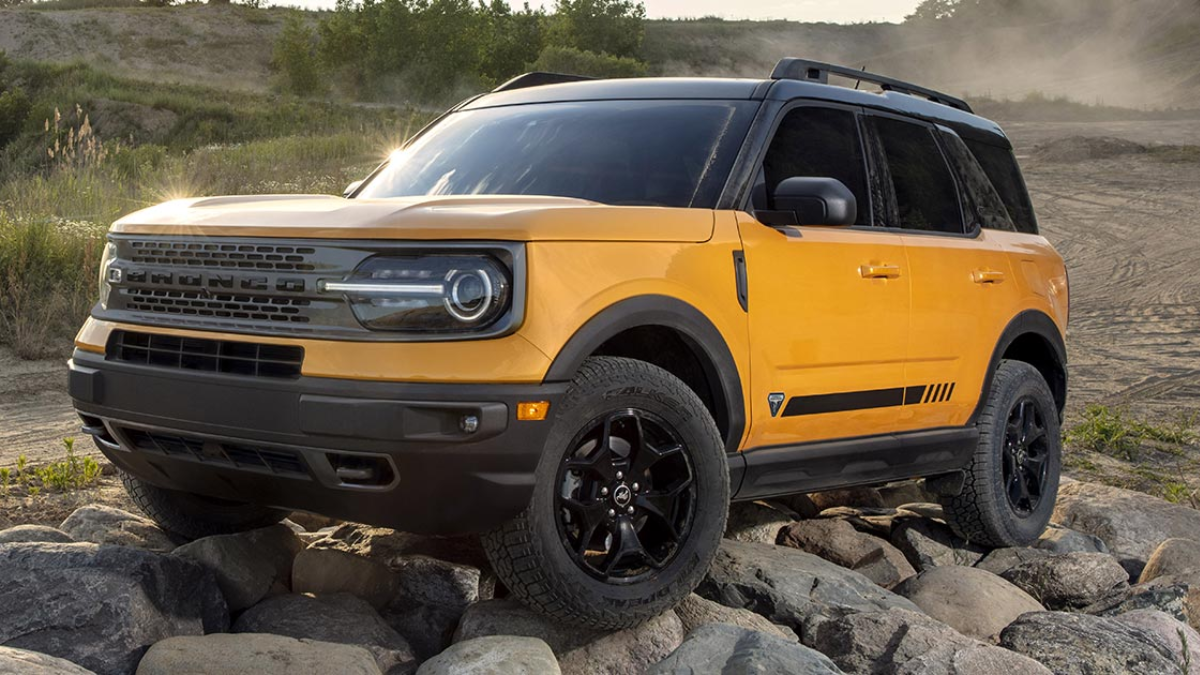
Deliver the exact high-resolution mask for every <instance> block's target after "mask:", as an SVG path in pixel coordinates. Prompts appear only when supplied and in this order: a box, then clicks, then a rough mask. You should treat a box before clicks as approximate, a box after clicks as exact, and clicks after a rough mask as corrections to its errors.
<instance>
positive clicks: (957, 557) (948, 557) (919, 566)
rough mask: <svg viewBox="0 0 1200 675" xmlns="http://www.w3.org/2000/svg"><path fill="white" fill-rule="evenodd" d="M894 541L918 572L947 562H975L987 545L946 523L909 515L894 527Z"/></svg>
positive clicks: (950, 563) (949, 563)
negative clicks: (982, 544)
mask: <svg viewBox="0 0 1200 675" xmlns="http://www.w3.org/2000/svg"><path fill="white" fill-rule="evenodd" d="M892 544H894V545H895V546H896V548H898V549H900V551H901V552H903V553H904V557H906V558H908V562H910V563H911V564H912V566H913V567H914V568H915V569H916V570H917V571H918V572H924V571H925V570H927V569H931V568H934V567H941V566H944V565H965V566H968V567H969V566H971V565H974V564H975V563H977V562H979V561H980V560H981V559H983V556H984V555H985V554H987V552H988V551H987V549H985V548H983V547H981V546H977V545H976V544H972V543H971V542H969V541H967V540H966V539H963V538H962V537H959V536H958V535H956V534H954V532H952V531H951V530H950V527H949V526H947V525H944V524H942V523H939V522H936V521H933V520H925V519H923V518H908V519H905V520H904V521H903V522H900V523H898V524H897V525H896V526H895V528H894V529H893V530H892Z"/></svg>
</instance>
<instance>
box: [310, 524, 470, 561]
mask: <svg viewBox="0 0 1200 675" xmlns="http://www.w3.org/2000/svg"><path fill="white" fill-rule="evenodd" d="M309 548H314V549H335V550H338V551H346V552H348V553H353V554H355V555H358V556H362V557H364V558H370V559H372V560H376V561H378V562H381V563H384V564H388V563H389V562H390V561H391V560H393V559H395V558H397V557H399V556H412V555H424V556H429V557H431V558H437V559H439V560H447V561H450V562H456V563H462V564H464V565H472V566H474V567H478V568H480V569H490V567H489V566H488V560H487V555H486V554H485V553H484V552H483V546H482V545H481V544H480V543H479V537H475V536H472V537H431V536H426V535H420V534H411V533H408V532H397V531H395V530H389V529H387V528H385V527H371V526H369V525H356V524H353V523H345V524H342V525H339V526H338V527H337V528H335V529H334V530H333V531H332V532H330V533H329V534H328V535H326V536H325V537H324V538H322V539H319V540H317V541H314V542H313V543H312V544H310V546H309Z"/></svg>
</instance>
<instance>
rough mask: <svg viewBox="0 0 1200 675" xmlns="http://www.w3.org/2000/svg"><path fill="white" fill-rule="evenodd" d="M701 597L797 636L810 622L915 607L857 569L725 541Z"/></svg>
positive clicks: (790, 551) (778, 548)
mask: <svg viewBox="0 0 1200 675" xmlns="http://www.w3.org/2000/svg"><path fill="white" fill-rule="evenodd" d="M697 593H699V594H700V595H702V596H704V597H706V598H708V599H709V600H714V601H716V602H719V603H721V604H722V605H725V606H727V607H735V608H739V609H749V610H750V611H753V612H756V613H758V614H761V615H763V616H765V617H766V618H768V619H770V620H771V621H772V622H773V623H778V624H783V625H785V626H788V627H789V628H792V629H793V630H797V631H799V629H800V627H801V626H802V625H804V624H805V623H807V622H809V621H819V620H821V619H823V618H828V617H837V616H842V615H845V614H849V613H852V612H870V611H878V610H884V609H890V608H892V607H899V608H903V609H909V610H913V611H919V610H918V609H917V606H916V605H914V604H912V603H911V602H909V601H908V600H906V599H904V598H901V597H900V596H898V595H895V594H893V593H890V592H888V591H886V590H884V589H882V588H880V587H878V586H876V585H875V583H874V582H872V581H871V580H870V579H868V578H866V577H864V576H863V575H861V574H859V573H858V572H855V571H853V570H848V569H846V568H844V567H841V566H839V565H835V564H833V563H831V562H828V561H825V560H822V559H821V558H818V557H817V556H815V555H812V554H810V553H805V552H803V551H797V550H794V549H790V548H786V547H783V546H770V545H768V544H747V543H743V542H737V541H729V540H726V541H723V542H722V543H721V548H720V549H718V551H717V556H716V559H715V560H714V561H713V564H712V567H711V568H710V569H709V571H708V575H707V576H705V578H704V580H703V581H702V582H701V583H700V587H699V588H698V589H697Z"/></svg>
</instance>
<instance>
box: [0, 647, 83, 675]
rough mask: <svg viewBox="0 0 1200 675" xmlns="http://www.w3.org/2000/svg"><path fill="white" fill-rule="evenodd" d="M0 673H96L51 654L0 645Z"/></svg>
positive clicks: (63, 674)
mask: <svg viewBox="0 0 1200 675" xmlns="http://www.w3.org/2000/svg"><path fill="white" fill-rule="evenodd" d="M0 675H94V673H92V671H90V670H87V669H86V668H80V667H79V666H77V665H75V664H74V663H71V662H70V661H67V660H66V659H60V658H57V657H54V656H50V655H49V654H42V653H40V652H31V651H27V650H25V649H13V648H11V647H0Z"/></svg>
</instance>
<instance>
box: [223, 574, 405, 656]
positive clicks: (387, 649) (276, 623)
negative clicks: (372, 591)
mask: <svg viewBox="0 0 1200 675" xmlns="http://www.w3.org/2000/svg"><path fill="white" fill-rule="evenodd" d="M233 631H234V632H235V633H274V634H276V635H286V636H288V637H292V638H297V639H305V640H313V641H317V642H335V643H338V644H346V645H356V646H359V647H362V648H363V649H366V650H367V651H368V652H370V653H371V655H372V656H373V657H374V658H375V661H376V663H378V664H379V669H380V670H382V671H384V672H387V671H388V670H390V669H392V668H394V667H396V666H399V665H403V664H413V665H415V662H416V660H417V659H416V656H415V655H414V654H413V650H412V648H411V647H409V644H408V642H407V641H406V640H405V639H404V638H403V637H401V636H400V634H399V633H397V632H396V631H394V630H392V628H391V627H390V626H388V625H387V623H385V622H384V620H383V618H382V617H380V616H379V614H378V613H377V612H376V611H375V609H374V608H373V607H371V605H369V604H367V602H366V601H365V600H361V599H359V598H357V597H355V596H353V595H348V594H344V593H343V594H335V595H324V596H320V597H316V598H314V597H310V596H307V595H280V596H276V597H274V598H270V599H269V600H264V601H263V602H261V603H259V604H257V605H255V606H254V607H251V608H250V609H248V610H246V611H245V612H244V613H242V615H241V616H240V617H238V620H237V621H236V622H234V624H233Z"/></svg>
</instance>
